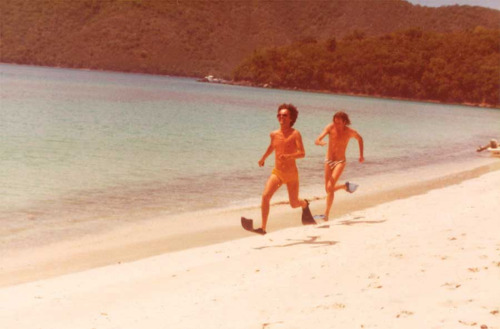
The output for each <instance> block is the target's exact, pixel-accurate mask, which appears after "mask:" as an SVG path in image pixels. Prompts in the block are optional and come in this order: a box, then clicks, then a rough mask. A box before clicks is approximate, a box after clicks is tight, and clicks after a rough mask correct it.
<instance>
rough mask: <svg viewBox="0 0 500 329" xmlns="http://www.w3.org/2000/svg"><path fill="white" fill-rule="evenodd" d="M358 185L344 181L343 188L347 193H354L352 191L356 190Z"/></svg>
mask: <svg viewBox="0 0 500 329" xmlns="http://www.w3.org/2000/svg"><path fill="white" fill-rule="evenodd" d="M358 186H359V185H358V184H354V183H349V182H345V190H346V191H347V192H349V193H354V191H356V189H357V188H358Z"/></svg>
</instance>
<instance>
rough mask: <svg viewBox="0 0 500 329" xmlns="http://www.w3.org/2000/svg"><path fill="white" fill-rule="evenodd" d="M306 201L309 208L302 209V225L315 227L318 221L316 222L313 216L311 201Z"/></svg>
mask: <svg viewBox="0 0 500 329" xmlns="http://www.w3.org/2000/svg"><path fill="white" fill-rule="evenodd" d="M305 201H306V202H307V207H305V208H303V209H302V224H303V225H315V224H316V221H315V220H314V218H313V215H312V214H311V210H310V209H309V201H307V200H305Z"/></svg>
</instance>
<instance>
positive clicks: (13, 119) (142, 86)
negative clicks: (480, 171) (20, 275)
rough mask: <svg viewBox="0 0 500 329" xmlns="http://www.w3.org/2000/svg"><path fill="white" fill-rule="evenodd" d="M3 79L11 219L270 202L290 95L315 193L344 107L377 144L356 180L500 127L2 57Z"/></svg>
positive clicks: (468, 144) (437, 112)
mask: <svg viewBox="0 0 500 329" xmlns="http://www.w3.org/2000/svg"><path fill="white" fill-rule="evenodd" d="M0 87H1V89H0V97H1V98H0V101H1V104H0V105H1V108H0V118H1V119H0V137H1V143H0V159H1V161H0V200H1V202H0V223H14V222H15V223H22V222H23V221H33V220H37V221H58V220H65V221H75V222H78V221H85V220H100V219H104V218H114V219H119V220H121V221H137V220H142V219H147V218H153V217H158V216H165V217H166V218H168V216H169V215H173V214H178V213H181V212H188V211H195V210H202V209H209V208H224V207H245V206H257V205H258V204H259V200H260V194H261V192H262V189H263V187H264V184H265V181H266V180H267V178H268V176H269V174H270V171H271V169H272V167H273V163H274V159H273V156H270V157H269V158H268V160H267V162H266V166H265V167H264V168H259V167H258V165H257V161H258V160H259V159H260V157H261V156H262V154H263V153H264V152H265V150H266V148H267V146H268V144H269V133H270V132H271V131H272V130H275V129H278V128H279V125H278V122H277V119H276V109H277V107H278V105H279V104H281V103H293V104H294V105H296V106H297V107H298V109H299V118H298V120H297V123H296V125H295V128H297V129H298V130H299V131H300V132H301V134H302V137H303V141H304V145H305V149H306V158H304V159H300V160H298V162H297V163H298V167H299V172H300V178H301V189H302V190H303V191H307V193H308V194H309V195H308V197H315V196H322V194H323V188H322V184H323V159H324V156H325V151H326V149H325V148H324V147H319V146H316V145H314V140H315V138H316V137H317V135H318V134H320V133H321V131H322V129H323V128H324V126H325V125H326V124H328V123H329V122H330V121H331V120H332V116H333V114H334V112H335V111H337V110H340V109H343V110H345V111H347V112H348V113H349V115H350V117H351V121H352V127H353V128H354V129H356V130H357V131H358V132H359V133H360V134H361V135H362V136H363V138H364V141H365V159H366V162H365V163H364V164H362V165H361V164H359V163H358V162H357V158H358V154H359V152H358V145H357V143H356V141H354V140H353V141H351V143H350V145H349V147H348V154H347V155H348V163H349V164H348V166H347V168H346V171H345V172H344V174H343V178H349V179H351V180H353V179H354V180H355V179H356V178H359V177H364V176H373V175H377V174H379V173H387V172H392V171H401V170H409V171H411V169H412V168H416V167H421V166H426V165H430V164H435V163H440V162H443V163H444V162H457V161H461V160H463V159H467V158H470V157H471V156H475V152H474V150H475V148H476V147H477V145H479V144H485V143H487V142H488V141H489V139H490V138H492V137H498V136H499V135H500V111H499V110H495V109H480V108H473V107H465V106H451V105H441V104H431V103H417V102H408V101H396V100H386V99H376V98H367V97H351V96H339V95H331V94H322V93H307V92H300V91H287V90H271V89H260V88H249V87H240V86H230V85H220V84H205V83H199V82H197V81H195V80H194V79H186V78H173V77H162V76H151V75H140V74H124V73H110V72H93V71H82V70H69V69H55V68H41V67H29V66H17V65H4V64H1V65H0ZM282 190H283V191H280V192H279V193H278V194H277V198H278V199H279V198H284V199H286V189H282ZM280 193H281V194H280Z"/></svg>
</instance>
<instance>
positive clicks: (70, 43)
mask: <svg viewBox="0 0 500 329" xmlns="http://www.w3.org/2000/svg"><path fill="white" fill-rule="evenodd" d="M0 22H1V23H0V24H1V39H0V56H1V58H0V61H1V62H4V63H5V62H7V63H20V64H34V65H46V66H59V67H72V68H90V69H104V70H116V71H129V72H146V73H155V74H172V75H184V76H204V75H207V74H214V75H217V76H220V77H225V78H228V77H230V75H231V72H232V70H233V69H234V68H235V67H236V66H237V65H238V64H240V63H241V61H242V60H243V59H244V58H246V57H247V56H248V55H249V54H251V53H252V52H253V51H254V50H255V49H258V48H262V47H271V46H284V45H287V44H291V43H293V42H297V41H300V40H306V39H311V38H314V39H317V40H326V39H328V38H330V37H331V36H333V35H334V36H337V37H338V38H340V37H343V36H344V35H346V34H348V33H350V32H352V31H353V30H356V29H358V30H362V31H365V33H366V34H367V35H368V36H374V35H382V34H387V33H391V32H393V31H397V30H402V29H409V28H412V27H420V28H421V29H422V30H423V31H437V32H451V31H459V30H466V29H469V30H471V29H474V28H475V27H477V26H484V27H486V28H497V27H498V24H499V23H498V22H500V11H497V10H493V9H486V8H481V7H469V6H451V7H443V8H427V7H420V6H414V5H412V4H410V3H408V2H406V1H403V0H384V1H351V0H349V1H348V0H322V1H319V0H318V1H289V0H273V1H265V0H237V1H235V0H226V1H213V0H197V1H192V0H2V1H0Z"/></svg>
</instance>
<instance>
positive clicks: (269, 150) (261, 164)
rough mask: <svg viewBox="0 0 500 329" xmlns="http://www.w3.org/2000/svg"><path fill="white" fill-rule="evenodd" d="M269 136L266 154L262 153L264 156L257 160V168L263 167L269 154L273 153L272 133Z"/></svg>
mask: <svg viewBox="0 0 500 329" xmlns="http://www.w3.org/2000/svg"><path fill="white" fill-rule="evenodd" d="M270 136H271V142H270V143H269V146H268V148H267V151H266V153H264V155H263V156H262V158H260V160H259V167H264V163H265V161H266V159H267V157H268V156H269V155H270V154H271V153H273V151H274V145H273V136H274V135H273V133H271V135H270Z"/></svg>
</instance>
